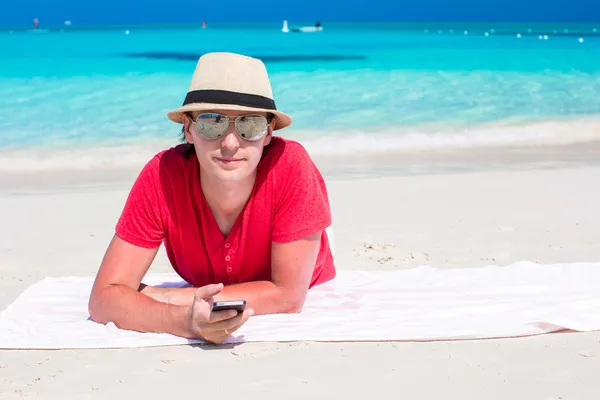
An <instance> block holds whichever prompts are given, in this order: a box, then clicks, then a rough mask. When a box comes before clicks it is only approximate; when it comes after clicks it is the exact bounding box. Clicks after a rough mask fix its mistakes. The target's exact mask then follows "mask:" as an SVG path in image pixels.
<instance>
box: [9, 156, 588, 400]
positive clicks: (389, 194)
mask: <svg viewBox="0 0 600 400" xmlns="http://www.w3.org/2000/svg"><path fill="white" fill-rule="evenodd" d="M135 172H136V171H134V170H132V171H129V173H128V174H126V175H124V176H125V177H126V178H124V179H129V178H131V177H132V176H135ZM121 177H123V175H122V176H121ZM28 178H29V179H27V180H25V181H23V180H22V179H23V177H20V178H19V179H20V180H21V182H16V181H15V180H14V179H12V180H11V179H10V177H6V176H5V177H3V182H5V183H6V185H4V186H2V188H1V189H3V192H2V194H0V221H2V226H3V228H4V229H2V230H1V231H0V272H1V273H0V308H4V307H6V306H7V305H8V304H9V303H10V302H12V301H13V300H14V299H15V297H16V296H17V295H18V294H19V293H20V292H21V291H23V290H24V289H25V288H26V287H27V286H28V285H30V284H32V283H34V282H36V281H38V280H40V279H42V278H43V277H45V276H60V275H82V276H86V275H87V276H89V275H92V274H94V273H95V271H96V269H97V267H98V264H99V262H100V259H101V257H102V255H103V252H104V250H105V247H106V245H107V244H108V241H109V239H110V237H111V235H112V233H113V227H114V224H115V222H116V218H117V216H118V214H119V213H120V211H121V207H122V205H123V201H124V199H125V197H126V195H127V190H128V188H129V185H130V184H131V182H130V181H129V182H127V183H122V181H123V179H121V181H119V180H117V179H104V180H102V179H98V177H95V182H102V184H101V185H91V186H89V187H82V186H72V185H66V186H58V185H56V184H47V185H46V186H45V187H44V190H43V191H38V193H35V191H32V189H31V187H30V185H28V183H27V182H32V181H34V180H35V179H39V177H38V178H35V177H31V176H30V177H28ZM46 178H48V177H46ZM50 178H51V177H50ZM79 178H81V177H79ZM100 178H101V177H100ZM78 180H79V181H80V180H81V179H78ZM599 182H600V168H598V167H579V168H575V167H571V168H568V169H567V168H565V169H548V170H541V169H531V170H527V169H520V170H513V171H508V170H507V171H487V172H472V173H461V174H449V175H418V176H417V175H411V176H390V177H384V178H378V179H358V180H356V179H355V180H341V179H338V180H336V179H328V185H329V189H330V195H331V200H332V205H333V207H334V223H335V229H336V245H337V253H338V261H337V267H338V268H339V269H343V268H358V269H378V268H409V267H413V266H417V265H423V264H429V265H432V266H435V267H440V268H451V267H476V266H483V265H489V264H500V265H506V264H508V263H511V262H515V261H519V260H531V261H539V262H574V261H599V260H600V235H599V234H598V227H599V226H600V212H598V207H599V206H598V205H599V204H600V184H599ZM9 183H10V184H9ZM168 270H169V266H168V262H167V260H166V258H165V257H164V253H162V252H161V256H160V257H159V258H158V259H157V262H156V263H155V265H154V266H153V267H152V271H157V272H158V271H168ZM599 290H600V289H599ZM599 370H600V333H586V334H580V333H561V334H552V335H545V336H538V337H532V338H522V339H504V340H487V341H464V342H436V343H370V344H365V343H363V344H356V343H318V344H317V343H293V344H278V343H272V344H269V343H261V344H243V345H239V346H236V347H229V348H223V347H220V348H216V347H212V346H205V347H167V348H150V349H129V350H104V351H96V350H87V351H2V352H0V398H20V397H28V398H43V399H52V398H58V397H61V398H63V397H67V398H77V399H80V398H109V397H108V396H118V397H116V398H142V397H149V398H164V397H169V398H176V399H179V398H188V397H190V396H191V397H192V398H203V397H208V398H232V397H233V396H243V397H240V398H244V399H258V398H286V399H289V398H291V399H295V398H303V399H307V398H330V399H333V398H345V397H348V398H365V396H369V397H371V396H373V397H385V398H426V399H511V400H516V399H527V400H531V399H596V398H597V396H598V395H597V392H598V390H599V389H600V380H599V379H598V378H597V376H598V371H599Z"/></svg>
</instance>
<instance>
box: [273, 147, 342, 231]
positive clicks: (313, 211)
mask: <svg viewBox="0 0 600 400" xmlns="http://www.w3.org/2000/svg"><path fill="white" fill-rule="evenodd" d="M288 146H290V144H288ZM291 147H292V149H293V150H290V153H289V154H288V157H285V160H282V161H283V166H282V168H281V170H280V171H279V173H278V174H277V175H278V180H277V183H276V185H277V189H276V193H277V194H276V199H275V210H274V217H273V225H272V229H271V239H272V240H273V241H275V242H291V241H294V240H298V239H302V238H305V237H307V236H310V235H312V234H314V233H317V232H319V231H322V230H324V229H325V228H327V227H328V226H329V225H331V210H330V205H329V198H328V194H327V187H326V185H325V181H324V179H323V176H322V175H321V173H320V172H319V170H318V169H317V167H316V165H315V164H314V163H313V161H312V160H311V158H310V156H309V154H308V153H307V152H306V150H305V149H304V147H302V146H301V145H300V144H298V143H295V144H293V145H291Z"/></svg>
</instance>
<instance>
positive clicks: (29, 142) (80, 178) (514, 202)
mask: <svg viewBox="0 0 600 400" xmlns="http://www.w3.org/2000/svg"><path fill="white" fill-rule="evenodd" d="M597 28H600V27H596V25H595V24H591V23H589V24H579V23H573V24H562V23H548V24H537V25H536V24H528V23H504V24H500V23H497V24H490V23H487V22H486V23H483V22H482V23H472V24H468V25H467V24H462V25H461V23H452V24H450V23H448V24H437V25H435V24H429V23H427V24H425V23H415V24H401V23H397V24H396V23H390V24H377V23H364V24H351V23H337V24H327V26H326V27H325V29H324V30H323V32H320V33H318V34H317V35H294V34H283V33H282V32H281V26H280V22H276V23H275V22H274V23H264V24H236V25H226V24H225V25H222V26H219V25H218V24H214V25H213V24H210V28H209V29H201V28H200V27H198V26H195V25H193V24H191V25H181V24H173V25H172V26H152V25H144V24H140V25H137V26H133V25H132V26H88V27H83V26H77V24H74V26H58V27H57V28H56V29H55V28H54V27H50V28H48V29H47V30H44V31H40V32H33V31H31V30H29V29H26V28H22V29H14V30H13V29H10V30H9V29H4V28H1V29H0V48H2V49H3V51H2V52H0V221H1V223H2V226H3V228H4V229H2V230H0V310H3V309H4V308H6V307H7V306H8V305H9V304H11V303H13V302H14V301H15V299H16V298H17V297H18V296H19V295H20V294H21V293H23V291H24V290H26V289H27V288H28V287H30V285H33V284H35V283H36V282H39V281H40V280H42V279H44V278H46V277H64V276H81V277H93V276H94V275H95V273H96V271H97V269H98V267H99V265H100V262H101V260H102V257H103V255H104V252H105V250H106V247H107V245H108V243H109V241H110V239H111V237H112V235H113V234H114V228H115V225H116V222H117V218H118V217H119V215H120V213H121V210H122V208H123V205H124V202H125V199H126V197H127V195H128V192H129V189H130V188H131V186H132V184H133V182H134V180H135V178H136V177H137V175H138V173H139V172H140V170H141V168H142V167H143V166H144V164H145V163H146V162H147V161H148V160H149V159H150V157H152V156H153V155H154V154H155V153H157V152H159V151H161V150H162V149H166V148H168V147H171V146H174V145H176V144H177V143H178V140H179V129H180V127H179V126H177V125H174V124H173V123H172V122H170V121H169V120H168V119H167V118H166V113H167V111H169V110H171V109H173V108H176V107H179V106H180V104H181V102H182V101H183V98H184V96H185V93H186V90H187V89H188V85H189V79H190V77H191V74H192V72H193V70H194V66H195V61H196V59H197V56H198V55H199V54H202V53H205V52H209V51H230V52H237V53H241V54H245V55H251V56H257V57H260V58H262V59H264V60H265V64H266V66H267V69H268V71H269V74H270V77H271V80H272V86H273V93H274V95H275V98H276V103H277V107H278V109H280V110H284V111H285V112H287V113H289V114H290V115H291V116H292V118H293V124H292V126H291V127H289V128H286V129H285V130H284V131H282V132H277V134H280V135H281V136H284V137H287V138H290V139H293V140H297V141H298V142H300V143H301V144H302V145H303V146H305V148H306V149H307V151H308V152H309V154H310V155H311V156H312V157H313V159H314V161H315V163H316V165H317V166H318V167H319V169H320V170H321V172H322V174H323V176H324V178H325V181H326V183H327V187H328V191H329V196H330V200H331V206H332V213H333V228H334V232H335V253H336V254H335V257H336V261H335V264H336V268H337V269H338V270H340V271H342V270H367V271H376V270H410V269H413V268H418V267H421V266H430V267H433V268H438V269H442V270H448V269H457V268H461V269H472V268H480V267H485V266H491V265H497V266H507V265H510V264H513V263H516V262H519V261H531V262H536V263H542V264H551V263H575V262H600V237H599V236H598V228H597V227H598V226H600V213H599V212H598V204H600V186H599V185H598V182H600V119H599V116H600V103H599V102H598V96H599V95H600V84H599V82H600V53H599V52H598V51H597V49H598V44H599V43H600V33H599V32H598V30H599V29H597ZM579 39H581V40H579ZM171 271H172V269H171V267H170V265H169V262H168V259H167V257H166V255H165V252H164V248H162V249H161V250H160V252H159V254H158V256H157V259H156V260H155V262H154V264H153V265H152V267H151V269H150V271H149V272H151V273H152V272H171ZM599 367H600V333H599V332H591V333H574V332H561V333H554V334H547V335H541V336H533V337H523V338H511V339H489V340H456V341H438V342H372V343H360V342H352V343H343V342H329V343H322V342H293V343H275V342H263V343H244V344H239V345H224V346H195V345H194V346H170V347H155V348H139V349H111V350H108V349H105V350H53V351H47V350H19V351H17V350H7V351H0V399H4V398H6V399H13V398H22V397H25V398H40V399H53V398H73V399H80V398H107V397H109V396H114V397H117V398H132V397H140V396H141V397H148V398H164V397H173V398H180V397H184V396H185V397H188V396H190V395H192V396H198V397H219V398H232V397H234V396H239V397H242V396H243V398H244V399H265V398H281V397H285V398H292V399H295V398H298V399H300V398H302V399H306V398H346V397H347V398H364V397H367V396H369V397H371V396H373V397H386V398H392V397H393V398H424V399H436V400H437V399H451V400H453V399H511V400H519V399H523V400H531V399H543V400H549V399H554V400H557V399H564V400H566V399H595V398H596V397H597V395H596V393H597V392H598V390H599V389H600V382H599V381H598V379H597V371H598V368H599Z"/></svg>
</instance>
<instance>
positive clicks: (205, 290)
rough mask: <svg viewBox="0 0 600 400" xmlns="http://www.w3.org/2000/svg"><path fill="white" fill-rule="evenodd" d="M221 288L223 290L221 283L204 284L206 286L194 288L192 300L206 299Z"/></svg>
mask: <svg viewBox="0 0 600 400" xmlns="http://www.w3.org/2000/svg"><path fill="white" fill-rule="evenodd" d="M221 290H223V284H222V283H218V284H216V285H206V286H202V287H199V288H198V289H197V290H196V293H194V300H195V299H202V300H208V299H210V298H211V297H213V296H215V295H217V294H219V292H220V291H221Z"/></svg>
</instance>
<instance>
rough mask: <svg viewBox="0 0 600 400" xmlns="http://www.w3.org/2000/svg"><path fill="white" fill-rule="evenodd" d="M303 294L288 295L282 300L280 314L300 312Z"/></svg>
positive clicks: (302, 304) (302, 305) (303, 298)
mask: <svg viewBox="0 0 600 400" xmlns="http://www.w3.org/2000/svg"><path fill="white" fill-rule="evenodd" d="M305 299H306V297H305V296H289V297H288V299H287V300H284V301H283V302H282V304H283V307H282V309H281V311H280V312H281V313H282V314H300V313H301V312H302V308H303V307H304V300H305Z"/></svg>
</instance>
